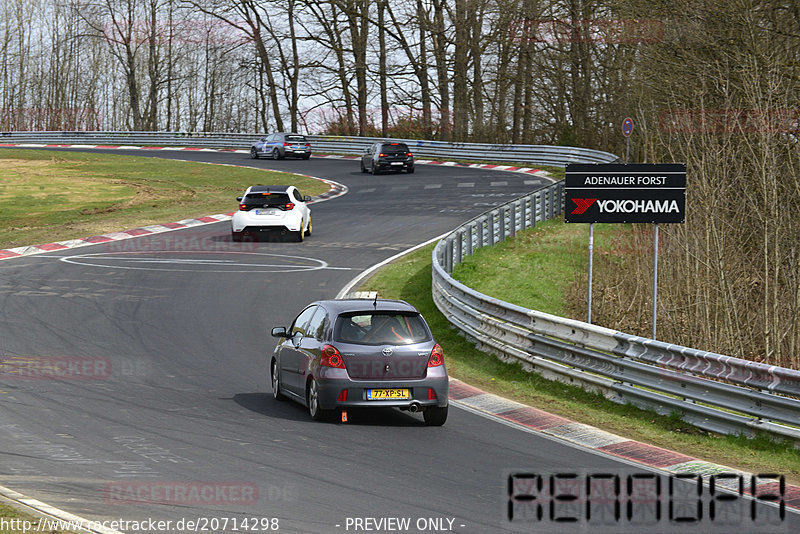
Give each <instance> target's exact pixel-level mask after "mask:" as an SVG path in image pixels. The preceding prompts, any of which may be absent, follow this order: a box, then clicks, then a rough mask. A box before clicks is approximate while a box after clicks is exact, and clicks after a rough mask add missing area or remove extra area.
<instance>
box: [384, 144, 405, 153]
mask: <svg viewBox="0 0 800 534" xmlns="http://www.w3.org/2000/svg"><path fill="white" fill-rule="evenodd" d="M381 152H383V153H384V154H406V153H407V152H409V150H408V145H406V144H405V143H391V144H383V145H381Z"/></svg>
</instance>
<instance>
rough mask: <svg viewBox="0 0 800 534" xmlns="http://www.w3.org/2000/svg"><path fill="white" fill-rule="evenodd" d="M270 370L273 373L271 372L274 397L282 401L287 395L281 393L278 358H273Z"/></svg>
mask: <svg viewBox="0 0 800 534" xmlns="http://www.w3.org/2000/svg"><path fill="white" fill-rule="evenodd" d="M270 372H271V373H272V374H271V378H272V397H273V398H274V399H275V400H276V401H282V400H284V399H285V398H286V397H284V396H283V393H281V376H280V374H279V373H278V361H277V360H272V365H271V371H270Z"/></svg>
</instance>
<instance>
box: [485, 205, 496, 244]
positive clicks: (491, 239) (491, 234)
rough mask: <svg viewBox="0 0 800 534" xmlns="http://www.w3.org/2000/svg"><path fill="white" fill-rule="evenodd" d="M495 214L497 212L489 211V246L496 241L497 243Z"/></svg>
mask: <svg viewBox="0 0 800 534" xmlns="http://www.w3.org/2000/svg"><path fill="white" fill-rule="evenodd" d="M494 215H495V212H491V213H489V228H488V230H489V235H488V236H487V237H488V238H489V239H488V241H487V243H486V244H487V246H490V247H491V246H492V245H494V243H495V241H494Z"/></svg>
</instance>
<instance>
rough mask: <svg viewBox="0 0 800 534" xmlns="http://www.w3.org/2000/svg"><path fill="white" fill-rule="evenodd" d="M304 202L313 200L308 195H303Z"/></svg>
mask: <svg viewBox="0 0 800 534" xmlns="http://www.w3.org/2000/svg"><path fill="white" fill-rule="evenodd" d="M303 202H311V197H310V196H308V195H306V196H304V197H303Z"/></svg>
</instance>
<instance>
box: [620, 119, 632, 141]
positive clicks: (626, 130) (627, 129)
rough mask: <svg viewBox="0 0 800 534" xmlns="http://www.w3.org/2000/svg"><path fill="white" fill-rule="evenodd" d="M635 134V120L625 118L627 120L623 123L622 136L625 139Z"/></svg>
mask: <svg viewBox="0 0 800 534" xmlns="http://www.w3.org/2000/svg"><path fill="white" fill-rule="evenodd" d="M632 133H633V119H631V118H630V117H625V120H624V121H622V135H624V136H625V137H630V136H631V134H632Z"/></svg>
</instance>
